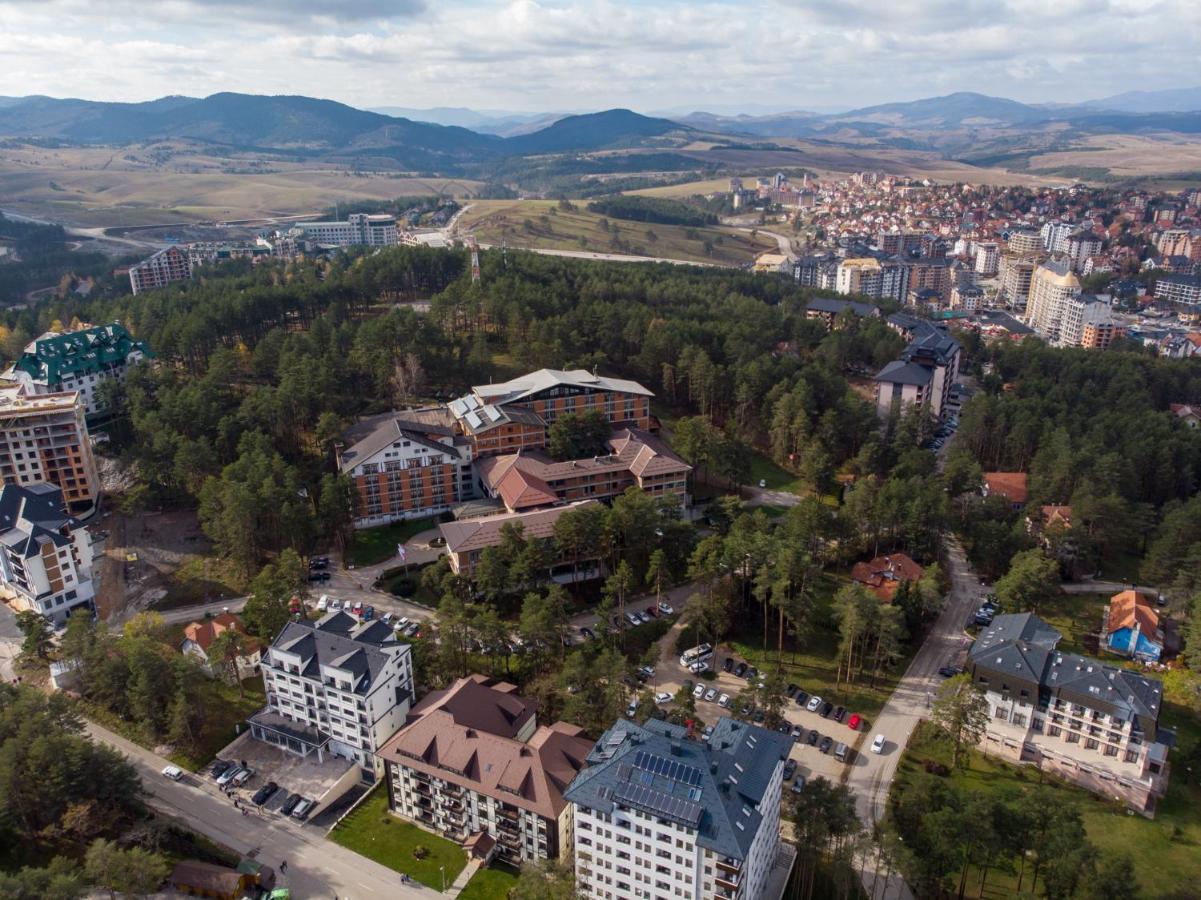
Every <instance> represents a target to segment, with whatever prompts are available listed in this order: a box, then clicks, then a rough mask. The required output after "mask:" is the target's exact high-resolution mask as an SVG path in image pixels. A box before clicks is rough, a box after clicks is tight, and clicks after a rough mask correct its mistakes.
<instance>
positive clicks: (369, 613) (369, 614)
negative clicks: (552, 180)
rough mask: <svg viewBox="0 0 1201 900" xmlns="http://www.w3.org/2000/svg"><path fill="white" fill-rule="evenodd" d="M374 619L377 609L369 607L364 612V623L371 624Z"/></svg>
mask: <svg viewBox="0 0 1201 900" xmlns="http://www.w3.org/2000/svg"><path fill="white" fill-rule="evenodd" d="M374 618H375V607H374V606H368V607H367V608H366V609H364V610H363V621H364V622H370V621H371V620H372V619H374Z"/></svg>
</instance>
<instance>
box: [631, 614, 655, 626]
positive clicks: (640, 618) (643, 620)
mask: <svg viewBox="0 0 1201 900" xmlns="http://www.w3.org/2000/svg"><path fill="white" fill-rule="evenodd" d="M634 615H635V616H637V617H638V621H639V622H640V623H642V624H643V625H645V624H646V623H647V622H649V621H650V620H651V617H650V616H649V615H647V614H646V611H645V610H642V611H640V612H636V613H634Z"/></svg>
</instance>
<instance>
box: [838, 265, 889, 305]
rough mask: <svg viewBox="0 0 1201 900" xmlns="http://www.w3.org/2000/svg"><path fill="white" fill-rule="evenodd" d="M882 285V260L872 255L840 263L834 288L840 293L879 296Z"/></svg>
mask: <svg viewBox="0 0 1201 900" xmlns="http://www.w3.org/2000/svg"><path fill="white" fill-rule="evenodd" d="M880 285H881V271H880V260H878V259H875V258H874V257H871V256H865V257H853V258H850V259H844V260H843V261H842V262H840V263H839V264H838V275H837V276H836V278H835V283H834V289H835V290H836V291H838V293H840V294H861V295H863V296H866V297H879V296H880Z"/></svg>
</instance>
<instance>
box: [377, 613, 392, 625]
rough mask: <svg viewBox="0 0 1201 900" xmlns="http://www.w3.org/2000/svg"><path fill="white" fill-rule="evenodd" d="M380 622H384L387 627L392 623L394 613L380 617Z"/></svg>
mask: <svg viewBox="0 0 1201 900" xmlns="http://www.w3.org/2000/svg"><path fill="white" fill-rule="evenodd" d="M379 620H380V621H381V622H383V623H384V624H385V625H387V624H388V623H389V622H391V621H392V613H384V614H383V615H382V616H380V619H379Z"/></svg>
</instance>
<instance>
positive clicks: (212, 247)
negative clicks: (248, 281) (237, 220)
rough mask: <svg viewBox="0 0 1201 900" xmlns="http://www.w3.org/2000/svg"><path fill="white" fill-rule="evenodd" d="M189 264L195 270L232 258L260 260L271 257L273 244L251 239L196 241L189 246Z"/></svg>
mask: <svg viewBox="0 0 1201 900" xmlns="http://www.w3.org/2000/svg"><path fill="white" fill-rule="evenodd" d="M187 251H188V265H189V266H190V267H191V268H192V270H193V271H195V270H196V269H198V268H199V267H201V266H207V265H212V264H213V263H221V262H228V261H229V260H231V259H249V260H251V261H252V262H259V261H261V260H265V259H271V244H270V243H268V242H267V241H265V240H258V241H255V242H253V243H252V242H249V241H195V242H193V243H191V244H188V246H187Z"/></svg>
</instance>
